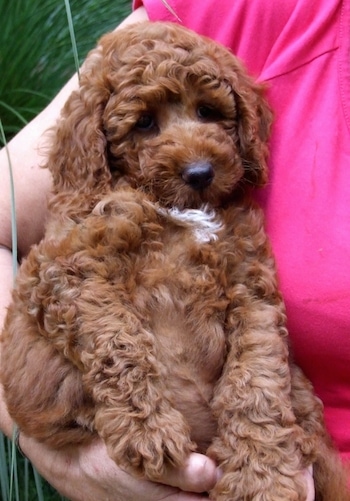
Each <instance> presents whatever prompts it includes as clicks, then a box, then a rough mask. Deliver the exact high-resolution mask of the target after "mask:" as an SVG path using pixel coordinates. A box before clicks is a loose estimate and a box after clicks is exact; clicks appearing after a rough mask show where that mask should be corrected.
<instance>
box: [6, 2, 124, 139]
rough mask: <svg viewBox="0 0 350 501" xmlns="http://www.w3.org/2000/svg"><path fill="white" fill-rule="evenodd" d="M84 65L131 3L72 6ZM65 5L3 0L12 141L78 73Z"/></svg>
mask: <svg viewBox="0 0 350 501" xmlns="http://www.w3.org/2000/svg"><path fill="white" fill-rule="evenodd" d="M69 3H70V9H71V12H72V21H73V25H74V31H75V38H76V42H77V52H78V54H79V59H80V62H81V61H82V60H83V58H84V57H85V56H86V54H87V52H88V50H89V49H91V48H92V47H93V46H94V45H95V43H96V40H97V39H98V38H99V36H100V35H101V34H102V33H104V32H106V31H109V30H111V29H113V28H114V27H115V26H116V25H117V24H118V23H119V22H120V20H122V19H124V18H125V17H126V15H127V14H128V13H129V12H130V5H131V0H108V1H107V0H70V2H69ZM74 56H75V54H74V49H73V47H72V43H71V36H70V32H69V24H68V20H67V14H66V5H65V0H13V1H9V0H0V118H1V120H2V124H3V127H4V131H5V135H6V138H7V139H9V138H11V137H12V135H13V134H15V133H16V132H18V130H20V129H21V128H22V127H23V126H24V125H25V124H26V123H27V122H28V121H29V120H30V119H31V118H33V117H34V116H35V115H36V114H37V113H38V112H39V111H40V110H41V109H42V108H43V107H44V106H45V105H46V104H47V103H48V102H49V101H50V100H51V99H52V98H53V96H54V95H55V94H56V93H57V92H58V90H59V89H60V88H61V87H62V86H63V84H64V83H65V82H66V81H67V80H68V78H69V77H70V76H71V75H72V74H73V73H74V71H75V57H74Z"/></svg>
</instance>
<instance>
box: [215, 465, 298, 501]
mask: <svg viewBox="0 0 350 501" xmlns="http://www.w3.org/2000/svg"><path fill="white" fill-rule="evenodd" d="M247 470H249V468H247ZM210 499H211V500H212V501H227V500H230V501H242V500H243V499H244V500H246V501H282V500H283V501H306V488H305V485H304V482H303V477H302V474H301V473H300V474H299V475H297V476H295V477H294V478H293V477H287V476H285V475H282V474H281V473H279V472H278V471H277V470H276V471H275V472H271V471H264V469H263V468H262V469H261V471H260V472H259V474H256V473H251V472H249V471H247V474H245V473H244V472H243V471H241V472H238V471H237V472H232V473H225V474H224V475H223V476H222V478H221V479H220V480H219V481H218V483H217V484H216V486H215V487H214V489H213V490H212V491H211V492H210Z"/></svg>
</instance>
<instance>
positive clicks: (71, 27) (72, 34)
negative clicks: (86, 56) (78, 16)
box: [64, 0, 80, 78]
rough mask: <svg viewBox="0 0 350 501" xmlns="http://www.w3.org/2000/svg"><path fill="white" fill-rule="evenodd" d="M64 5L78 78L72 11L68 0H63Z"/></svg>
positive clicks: (77, 58) (77, 59)
mask: <svg viewBox="0 0 350 501" xmlns="http://www.w3.org/2000/svg"><path fill="white" fill-rule="evenodd" d="M64 3H65V6H66V12H67V19H68V27H69V34H70V39H71V43H72V50H73V55H74V64H75V71H76V72H77V74H78V78H80V73H79V66H80V65H79V57H78V49H77V42H76V39H75V32H74V23H73V18H72V11H71V8H70V2H69V0H64Z"/></svg>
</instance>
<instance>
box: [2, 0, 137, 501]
mask: <svg viewBox="0 0 350 501" xmlns="http://www.w3.org/2000/svg"><path fill="white" fill-rule="evenodd" d="M130 5H131V1H130V0H114V1H112V0H13V1H9V0H0V145H6V142H7V141H9V140H10V139H11V137H13V135H14V134H16V133H17V132H18V131H19V130H20V129H21V128H22V127H23V126H24V125H25V124H26V123H27V122H28V121H30V120H31V119H32V118H33V117H34V116H35V115H36V114H37V113H39V112H40V110H41V109H42V108H44V107H45V105H46V104H47V103H48V102H49V101H50V100H51V99H52V98H53V96H54V95H55V94H56V93H57V92H58V91H59V89H60V88H61V87H62V86H63V85H64V83H65V82H66V81H67V80H68V78H69V77H70V76H71V75H72V74H73V73H74V71H75V68H76V65H77V64H80V63H81V61H82V60H83V59H84V57H85V56H86V54H87V52H88V51H89V50H90V49H91V48H92V47H93V46H94V45H95V43H96V40H97V39H98V38H99V37H100V35H101V34H102V33H105V32H106V31H109V30H111V29H113V28H114V27H115V26H116V25H117V24H118V23H119V22H120V21H121V20H122V19H124V18H125V17H126V16H127V14H128V13H129V12H130ZM67 10H68V13H69V14H70V15H68V16H67ZM24 161H25V159H24ZM8 168H9V169H11V159H10V158H9V165H8ZM0 180H1V172H0ZM14 205H15V201H14V199H13V213H14ZM12 224H13V245H14V248H15V247H16V231H15V221H14V220H13V223H12ZM14 256H16V252H15V251H14ZM13 266H14V273H15V268H16V260H14V265H13ZM62 499H63V498H62V497H61V496H60V495H59V494H58V493H57V492H55V491H54V489H53V488H52V487H51V486H49V485H48V484H47V483H46V482H44V481H42V479H41V478H40V477H39V475H38V474H37V473H36V472H35V470H33V468H32V467H31V465H30V463H29V462H28V460H26V459H24V458H23V457H22V456H21V455H20V454H19V453H18V452H16V450H15V448H14V445H13V443H12V442H11V441H10V440H8V439H6V438H5V437H4V436H3V435H2V434H1V433H0V500H1V501H36V500H38V501H61V500H62Z"/></svg>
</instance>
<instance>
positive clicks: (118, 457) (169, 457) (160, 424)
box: [101, 408, 196, 480]
mask: <svg viewBox="0 0 350 501" xmlns="http://www.w3.org/2000/svg"><path fill="white" fill-rule="evenodd" d="M114 425H115V432H114V433H112V434H111V435H109V436H106V435H105V434H102V433H101V435H102V436H103V435H105V436H103V438H104V440H105V442H106V445H107V448H108V452H109V455H110V456H111V458H112V459H113V460H114V461H115V462H116V464H117V465H118V466H120V467H122V468H123V469H125V470H126V471H129V472H131V473H132V474H134V475H137V476H140V477H146V478H148V479H149V480H159V479H160V478H161V477H162V475H163V474H164V471H165V469H166V467H167V466H170V465H171V466H175V467H182V466H184V464H185V461H186V459H187V457H188V455H189V454H190V452H192V451H194V450H195V448H196V446H195V444H194V443H192V442H191V438H190V433H189V427H188V425H187V423H186V422H185V420H184V418H183V416H182V414H180V413H179V412H178V411H176V410H175V409H171V408H170V409H168V411H167V413H166V414H153V415H150V416H148V417H147V419H141V418H140V419H137V418H135V417H133V419H128V420H125V419H124V420H123V423H121V419H120V416H119V417H118V418H117V419H116V420H114Z"/></svg>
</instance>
